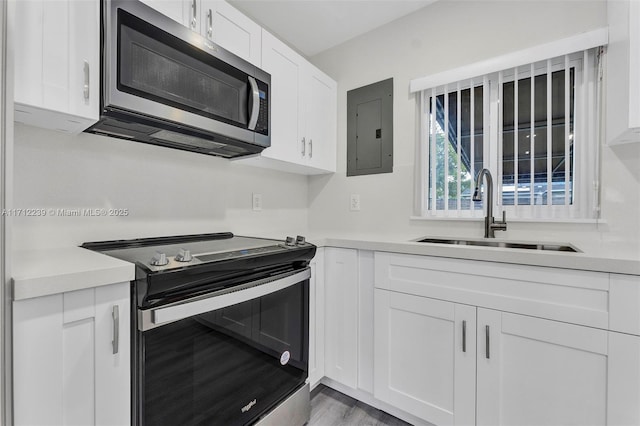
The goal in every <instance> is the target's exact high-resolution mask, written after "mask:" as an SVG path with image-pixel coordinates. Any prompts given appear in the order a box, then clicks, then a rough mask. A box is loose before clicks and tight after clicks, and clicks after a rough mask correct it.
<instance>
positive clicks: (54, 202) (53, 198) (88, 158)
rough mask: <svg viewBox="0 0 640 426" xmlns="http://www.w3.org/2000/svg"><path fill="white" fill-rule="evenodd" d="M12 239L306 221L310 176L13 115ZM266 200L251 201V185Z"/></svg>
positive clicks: (267, 230)
mask: <svg viewBox="0 0 640 426" xmlns="http://www.w3.org/2000/svg"><path fill="white" fill-rule="evenodd" d="M14 150H15V154H14V156H15V166H14V170H15V173H14V185H15V186H14V203H13V204H14V206H15V208H17V209H32V210H31V211H30V212H28V213H29V214H31V215H30V216H25V213H24V212H23V213H21V214H19V215H16V217H14V219H13V225H14V226H13V241H14V248H15V249H24V248H47V247H58V246H69V245H78V244H80V243H82V242H84V241H93V240H105V239H121V238H135V237H143V236H160V235H173V234H189V233H202V232H219V231H231V232H234V233H238V234H250V235H256V236H260V235H265V236H268V235H271V236H282V237H284V235H285V234H287V233H288V234H294V235H295V234H296V233H300V234H304V233H306V231H307V216H308V214H307V213H308V208H307V205H308V202H307V192H308V190H307V178H306V177H305V176H300V175H294V174H288V173H282V172H278V171H272V170H265V169H260V168H253V167H250V166H245V165H240V164H237V163H234V162H232V161H228V160H224V159H221V158H217V157H211V156H206V155H199V154H194V153H190V152H184V151H178V150H173V149H168V148H162V147H156V146H151V145H145V144H140V143H135V142H130V141H125V140H120V139H114V138H107V137H103V136H96V135H90V134H84V133H83V134H80V135H68V134H64V133H59V132H53V131H48V130H43V129H37V128H33V127H29V126H24V125H20V124H16V128H15V148H14ZM253 193H260V194H261V195H262V210H261V211H253V210H252V204H251V203H252V194H253Z"/></svg>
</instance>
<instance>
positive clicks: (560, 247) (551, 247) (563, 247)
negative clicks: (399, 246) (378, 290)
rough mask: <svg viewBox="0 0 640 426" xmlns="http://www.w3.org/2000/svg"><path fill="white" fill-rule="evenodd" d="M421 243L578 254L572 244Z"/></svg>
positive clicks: (442, 240)
mask: <svg viewBox="0 0 640 426" xmlns="http://www.w3.org/2000/svg"><path fill="white" fill-rule="evenodd" d="M417 242H419V243H433V244H450V245H458V246H482V247H501V248H514V249H524V250H544V251H564V252H571V253H578V252H580V250H578V249H577V248H576V247H574V246H572V245H570V244H555V243H539V244H537V243H523V242H520V243H519V242H506V241H490V240H459V239H449V238H423V239H420V240H417Z"/></svg>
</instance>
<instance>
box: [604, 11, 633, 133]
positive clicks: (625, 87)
mask: <svg viewBox="0 0 640 426" xmlns="http://www.w3.org/2000/svg"><path fill="white" fill-rule="evenodd" d="M607 8H608V9H607V15H608V20H609V45H608V47H607V114H606V117H607V122H606V123H607V143H608V144H609V145H615V144H622V143H630V142H640V2H638V1H635V0H620V1H609V2H607Z"/></svg>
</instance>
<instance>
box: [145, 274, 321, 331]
mask: <svg viewBox="0 0 640 426" xmlns="http://www.w3.org/2000/svg"><path fill="white" fill-rule="evenodd" d="M310 277H311V270H310V269H309V268H308V267H307V268H306V269H304V270H303V271H300V272H297V273H295V274H293V275H288V276H285V277H281V278H278V277H270V278H267V279H263V280H258V281H252V282H249V283H246V284H242V285H241V286H238V287H235V288H233V289H229V290H223V291H221V292H215V293H212V294H210V295H207V296H199V297H195V298H193V299H190V300H186V301H182V302H177V303H175V304H171V305H167V306H162V307H159V308H155V309H148V310H144V311H142V310H141V311H138V315H140V318H139V322H138V324H139V329H140V331H147V330H151V329H153V328H156V327H160V326H162V325H166V324H169V323H172V322H174V321H179V320H181V319H185V318H189V317H192V316H195V315H200V314H204V313H206V312H210V311H215V310H218V309H222V308H226V307H228V306H232V305H235V304H237V303H242V302H246V301H248V300H252V299H257V298H258V297H262V296H266V295H267V294H270V293H274V292H276V291H279V290H282V289H285V288H287V287H291V286H292V285H294V284H297V283H299V282H302V281H305V280H307V279H309V278H310Z"/></svg>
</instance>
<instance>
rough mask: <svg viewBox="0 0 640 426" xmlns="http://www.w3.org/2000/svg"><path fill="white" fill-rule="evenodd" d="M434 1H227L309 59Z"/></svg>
mask: <svg viewBox="0 0 640 426" xmlns="http://www.w3.org/2000/svg"><path fill="white" fill-rule="evenodd" d="M434 1H436V0H229V3H231V4H232V5H233V6H235V7H236V8H238V9H240V10H241V11H242V12H243V13H244V14H246V15H248V16H249V17H250V18H252V19H253V20H254V21H256V22H257V23H259V24H260V25H261V26H262V27H264V28H266V29H267V30H269V31H270V32H271V33H273V34H274V35H276V36H277V37H278V38H280V39H281V40H283V41H285V42H286V43H287V44H289V45H290V46H292V47H293V48H294V49H296V50H298V51H299V52H300V53H302V54H303V55H305V56H307V57H309V56H313V55H315V54H317V53H320V52H322V51H323V50H326V49H329V48H331V47H333V46H337V45H339V44H341V43H343V42H345V41H347V40H349V39H352V38H354V37H357V36H359V35H361V34H364V33H366V32H369V31H371V30H372V29H374V28H377V27H379V26H381V25H384V24H386V23H388V22H391V21H394V20H396V19H398V18H400V17H402V16H405V15H408V14H410V13H412V12H414V11H416V10H418V9H420V8H422V7H424V6H427V5H429V4H431V3H433V2H434Z"/></svg>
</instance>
